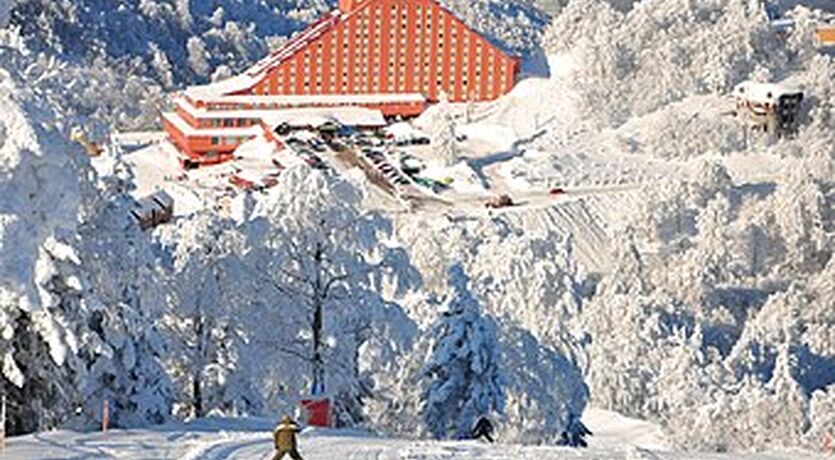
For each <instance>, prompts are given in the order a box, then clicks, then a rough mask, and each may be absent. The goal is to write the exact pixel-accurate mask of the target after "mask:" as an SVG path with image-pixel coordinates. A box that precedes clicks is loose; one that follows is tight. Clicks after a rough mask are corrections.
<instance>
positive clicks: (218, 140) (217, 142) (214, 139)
mask: <svg viewBox="0 0 835 460" xmlns="http://www.w3.org/2000/svg"><path fill="white" fill-rule="evenodd" d="M218 144H220V139H218V138H217V137H213V138H212V145H218Z"/></svg>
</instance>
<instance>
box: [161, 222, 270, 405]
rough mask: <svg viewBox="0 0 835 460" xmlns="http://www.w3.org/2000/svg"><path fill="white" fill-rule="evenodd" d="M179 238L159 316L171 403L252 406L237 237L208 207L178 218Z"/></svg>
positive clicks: (254, 396) (239, 239) (255, 399)
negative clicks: (173, 388) (174, 399)
mask: <svg viewBox="0 0 835 460" xmlns="http://www.w3.org/2000/svg"><path fill="white" fill-rule="evenodd" d="M178 240H179V243H178V246H177V247H176V249H175V252H174V260H173V267H171V274H170V277H169V280H170V283H169V284H168V285H167V286H166V287H167V289H166V291H167V296H166V297H167V298H166V312H165V316H164V317H163V321H162V323H163V327H164V328H165V330H166V333H167V337H168V344H169V351H168V353H167V365H168V367H169V369H170V372H171V374H172V376H173V377H174V379H175V381H176V383H177V385H178V393H179V394H178V401H179V403H178V404H177V407H176V410H177V411H178V412H179V413H181V415H187V416H192V417H202V416H205V415H207V414H209V413H211V412H213V411H217V412H220V413H226V414H247V413H257V412H258V411H259V410H260V407H261V405H262V401H261V400H260V395H259V393H257V392H256V391H255V388H254V387H255V382H253V381H251V379H250V378H249V372H250V371H251V369H249V368H247V367H246V364H247V363H248V362H249V361H248V360H247V353H249V350H248V349H247V344H248V342H249V334H248V331H245V330H243V329H242V323H241V322H240V321H239V315H240V314H241V312H242V310H243V307H245V306H246V305H247V304H248V302H249V300H250V298H249V296H248V293H247V292H246V291H245V290H244V287H245V284H243V283H241V282H240V280H241V279H242V277H243V276H244V273H246V272H245V271H244V270H243V269H242V268H241V261H240V256H241V252H242V245H243V238H242V236H241V235H240V233H239V230H238V229H237V228H236V227H235V226H234V224H233V223H232V222H230V221H228V220H222V219H220V218H219V217H217V216H214V215H213V214H211V213H210V212H208V211H207V212H204V213H201V214H197V215H196V216H195V217H193V218H192V219H191V220H188V221H185V222H183V223H182V224H181V227H180V229H179V238H178Z"/></svg>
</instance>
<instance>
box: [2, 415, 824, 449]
mask: <svg viewBox="0 0 835 460" xmlns="http://www.w3.org/2000/svg"><path fill="white" fill-rule="evenodd" d="M586 415H587V416H588V417H584V419H586V422H587V423H588V424H589V427H590V429H591V430H592V431H594V432H595V435H594V436H592V437H591V438H589V443H590V447H589V448H588V449H571V448H564V447H555V446H522V445H513V444H486V443H482V442H477V441H443V442H434V441H415V440H406V439H394V438H384V437H379V436H374V435H371V434H368V433H365V432H359V431H344V430H323V429H308V430H305V432H304V433H302V435H301V436H300V437H299V451H300V453H301V454H302V456H303V457H304V459H305V460H558V459H559V460H564V459H567V460H572V459H573V460H609V459H612V460H685V459H687V460H737V459H740V460H749V459H750V460H754V459H757V460H759V459H765V460H806V459H809V460H811V459H816V458H823V457H821V456H815V455H814V454H811V453H808V452H802V451H786V452H781V453H773V454H764V453H757V454H740V455H736V454H696V453H682V452H673V451H670V450H669V449H668V447H667V442H666V440H665V439H664V437H663V435H662V433H661V429H660V427H658V426H657V425H654V424H652V423H648V422H644V421H640V420H635V419H630V418H627V417H623V416H620V415H618V414H615V413H612V412H608V411H602V410H595V409H591V410H589V411H588V412H587V414H586ZM272 424H273V423H272V421H271V420H267V419H201V420H197V421H195V422H190V423H188V424H185V425H183V424H172V425H164V426H160V427H154V428H151V429H138V430H112V431H110V432H108V433H100V432H93V433H75V432H71V431H55V432H45V433H39V434H36V435H29V436H21V437H14V438H11V439H9V440H8V443H7V447H6V449H5V451H4V452H2V453H0V458H2V459H3V460H47V459H49V460H58V459H62V460H65V459H73V460H104V459H119V460H140V459H141V460H149V459H153V460H236V459H238V460H271V459H272V456H273V455H274V452H273V448H272V431H271V426H272ZM285 458H286V457H285Z"/></svg>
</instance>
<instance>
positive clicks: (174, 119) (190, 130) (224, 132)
mask: <svg viewBox="0 0 835 460" xmlns="http://www.w3.org/2000/svg"><path fill="white" fill-rule="evenodd" d="M250 116H251V115H250ZM162 118H163V119H165V120H167V121H169V122H170V123H171V124H173V125H174V127H175V128H177V130H178V131H180V132H181V133H183V134H185V135H186V136H213V137H222V136H227V137H228V136H241V137H248V136H257V135H259V134H261V133H263V132H264V128H262V127H261V126H258V125H253V126H247V127H243V128H195V127H193V126H191V125H190V124H188V123H186V121H185V120H183V119H182V117H180V115H178V114H177V113H174V112H167V113H163V114H162Z"/></svg>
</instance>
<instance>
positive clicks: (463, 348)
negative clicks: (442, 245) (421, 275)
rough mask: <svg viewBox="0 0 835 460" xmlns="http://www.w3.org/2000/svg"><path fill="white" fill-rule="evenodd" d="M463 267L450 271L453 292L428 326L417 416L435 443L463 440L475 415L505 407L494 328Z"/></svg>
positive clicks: (456, 266) (496, 411)
mask: <svg viewBox="0 0 835 460" xmlns="http://www.w3.org/2000/svg"><path fill="white" fill-rule="evenodd" d="M468 284H469V279H468V278H467V275H466V273H464V269H463V268H462V267H461V266H460V265H453V266H452V267H451V268H450V269H449V285H450V287H451V290H452V292H451V293H450V294H449V296H448V297H447V298H446V299H445V301H444V302H443V304H442V306H441V311H440V315H441V316H440V317H439V318H438V321H437V322H436V324H435V325H434V326H432V328H431V332H430V333H429V337H430V340H431V345H430V346H429V352H430V355H429V357H428V359H427V361H426V363H425V365H424V368H423V370H422V374H423V379H424V382H425V383H424V390H423V391H424V395H423V398H422V399H423V400H422V403H421V405H422V407H421V417H422V418H423V421H424V423H425V426H426V430H427V432H428V433H430V434H431V435H432V436H434V437H435V438H438V439H443V438H449V437H454V438H462V437H467V436H468V433H469V431H470V429H472V427H473V425H474V424H475V421H476V420H477V419H478V417H480V416H489V415H491V414H494V413H500V412H501V411H502V410H503V409H504V389H503V386H504V383H505V382H504V381H503V376H502V372H501V368H502V364H501V362H500V356H501V353H500V350H499V342H498V339H497V336H496V335H497V333H496V325H495V324H494V322H493V321H492V320H491V319H490V318H489V317H486V316H483V314H482V313H481V311H480V310H481V309H480V307H479V305H478V301H477V300H476V299H475V298H474V297H473V295H472V293H471V292H470V288H469V286H468Z"/></svg>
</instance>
